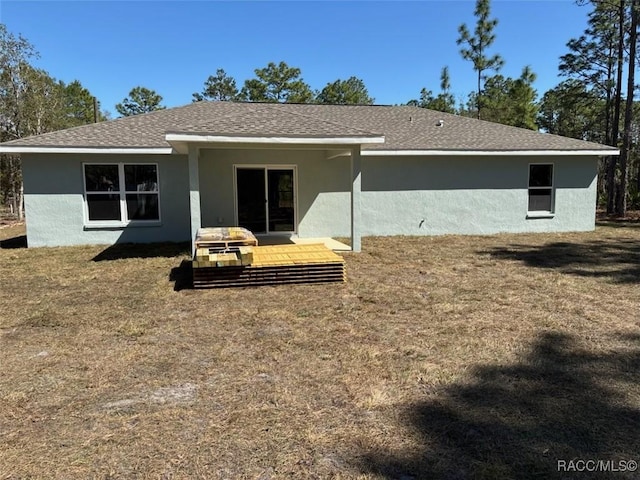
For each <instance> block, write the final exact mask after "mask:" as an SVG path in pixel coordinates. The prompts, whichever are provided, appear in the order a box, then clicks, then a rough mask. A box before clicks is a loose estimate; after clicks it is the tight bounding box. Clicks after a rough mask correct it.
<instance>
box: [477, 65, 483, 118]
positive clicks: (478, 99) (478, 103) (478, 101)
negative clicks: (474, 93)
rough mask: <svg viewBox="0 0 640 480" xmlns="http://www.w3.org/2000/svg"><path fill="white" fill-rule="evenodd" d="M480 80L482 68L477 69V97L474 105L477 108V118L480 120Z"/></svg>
mask: <svg viewBox="0 0 640 480" xmlns="http://www.w3.org/2000/svg"><path fill="white" fill-rule="evenodd" d="M481 80H482V70H478V98H477V99H476V107H477V109H478V120H480V101H481V100H480V87H481Z"/></svg>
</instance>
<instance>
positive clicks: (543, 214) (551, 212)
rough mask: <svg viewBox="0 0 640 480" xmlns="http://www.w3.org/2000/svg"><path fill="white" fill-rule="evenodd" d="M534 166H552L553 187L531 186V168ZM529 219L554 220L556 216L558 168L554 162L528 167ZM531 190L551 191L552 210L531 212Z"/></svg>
mask: <svg viewBox="0 0 640 480" xmlns="http://www.w3.org/2000/svg"><path fill="white" fill-rule="evenodd" d="M534 165H546V166H549V165H550V166H551V185H550V186H545V187H532V186H530V184H531V167H532V166H534ZM527 172H528V173H527V218H552V217H553V216H554V215H555V206H556V187H555V185H556V178H555V177H556V166H555V164H554V163H553V162H535V163H529V165H528V167H527ZM531 190H551V210H529V199H530V193H529V192H531Z"/></svg>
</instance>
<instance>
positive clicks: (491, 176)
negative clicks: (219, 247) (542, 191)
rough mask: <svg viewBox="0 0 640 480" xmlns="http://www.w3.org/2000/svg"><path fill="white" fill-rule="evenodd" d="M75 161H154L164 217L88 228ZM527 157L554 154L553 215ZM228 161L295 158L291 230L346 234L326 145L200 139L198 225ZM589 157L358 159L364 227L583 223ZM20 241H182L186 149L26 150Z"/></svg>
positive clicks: (220, 203)
mask: <svg viewBox="0 0 640 480" xmlns="http://www.w3.org/2000/svg"><path fill="white" fill-rule="evenodd" d="M83 162H98V163H99V162H104V163H114V162H130V163H144V162H150V163H157V164H158V167H159V180H160V202H161V204H160V208H161V225H159V226H148V227H145V226H128V227H122V228H102V229H95V228H88V227H87V226H86V225H85V224H84V218H85V215H84V208H85V206H84V201H83V193H84V190H83V177H82V175H83V170H82V163H83ZM529 163H553V164H554V191H555V208H554V210H555V215H554V217H553V218H538V219H531V218H527V204H528V189H527V187H528V175H529ZM234 165H274V166H275V165H281V166H289V165H291V166H294V165H295V166H296V169H297V179H296V180H297V186H296V192H297V198H296V202H297V218H298V235H299V236H300V237H319V236H322V237H324V236H333V237H348V236H349V235H350V178H351V173H350V160H349V157H348V156H341V157H336V158H333V159H328V158H327V152H326V151H324V150H295V149H276V148H272V149H269V148H266V149H240V148H238V149H203V150H201V152H200V160H199V177H200V198H201V212H202V225H203V226H205V227H206V226H220V225H225V226H228V225H233V224H234V223H235V218H236V213H235V190H234V177H233V169H234ZM596 173H597V159H596V157H575V156H566V157H549V156H539V157H519V156H515V157H489V156H480V157H465V156H459V157H434V156H424V157H411V156H398V157H390V156H384V157H382V156H381V157H375V156H364V157H363V158H362V196H361V205H362V213H361V214H362V225H361V231H362V235H364V236H367V235H441V234H492V233H499V232H551V231H585V230H592V229H593V228H594V225H595V203H596ZM23 175H24V180H25V209H26V215H27V239H28V242H29V246H55V245H79V244H112V243H116V242H158V241H188V240H189V238H190V215H189V172H188V161H187V156H186V155H64V154H46V155H45V154H30V155H23Z"/></svg>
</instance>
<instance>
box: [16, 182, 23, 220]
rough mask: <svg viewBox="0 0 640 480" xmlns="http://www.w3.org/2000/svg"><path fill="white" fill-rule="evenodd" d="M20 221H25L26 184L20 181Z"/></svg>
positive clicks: (18, 202)
mask: <svg viewBox="0 0 640 480" xmlns="http://www.w3.org/2000/svg"><path fill="white" fill-rule="evenodd" d="M18 195H19V196H18V201H17V202H16V203H17V204H18V220H20V221H22V220H24V183H23V182H22V181H20V190H18Z"/></svg>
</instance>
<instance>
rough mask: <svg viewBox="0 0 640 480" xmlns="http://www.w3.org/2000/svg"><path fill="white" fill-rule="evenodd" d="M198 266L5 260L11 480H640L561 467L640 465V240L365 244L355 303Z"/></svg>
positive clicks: (0, 425) (167, 259)
mask: <svg viewBox="0 0 640 480" xmlns="http://www.w3.org/2000/svg"><path fill="white" fill-rule="evenodd" d="M21 228H22V227H20V226H18V227H9V228H3V229H0V240H2V242H0V245H2V246H4V247H12V246H13V247H15V246H19V245H20V244H21V242H20V241H19V239H18V240H16V239H15V237H17V236H19V235H20V234H21V233H22V231H21ZM10 238H13V240H11V241H7V239H10ZM185 258H186V252H185V247H184V246H171V245H164V246H154V247H149V246H136V247H130V248H128V249H122V248H105V247H96V246H92V247H79V248H51V249H44V248H43V249H30V250H28V249H24V248H2V249H0V294H1V295H0V478H2V479H5V478H10V479H14V478H15V479H17V478H60V479H67V478H105V479H106V478H109V479H115V478H157V479H159V478H166V479H181V478H203V479H204V478H212V479H235V478H247V479H261V480H266V479H276V478H361V479H405V480H408V479H421V478H446V479H466V478H478V479H508V478H531V479H542V478H603V477H608V476H610V475H612V476H614V478H637V477H635V476H636V475H638V473H637V472H634V473H629V472H626V473H625V472H621V473H617V474H611V473H609V474H602V473H600V474H597V473H596V474H593V473H589V474H587V473H584V474H580V473H558V472H557V462H558V460H567V461H568V460H571V459H583V460H588V459H601V460H613V461H619V460H630V459H633V460H636V461H640V224H638V223H628V224H622V223H620V224H616V223H613V222H610V223H609V224H608V225H607V226H602V227H599V228H598V229H597V230H596V232H591V233H581V234H554V235H497V236H490V237H458V236H451V237H435V238H429V237H426V238H410V237H407V238H399V237H396V238H367V239H365V240H364V242H363V253H361V254H346V255H345V258H346V264H347V275H348V282H347V283H345V284H326V285H300V286H284V287H262V288H251V289H225V290H205V291H194V290H191V289H189V288H185V286H186V283H187V282H186V276H187V275H188V271H186V270H185V269H184V268H180V265H181V261H182V260H184V259H185Z"/></svg>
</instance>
